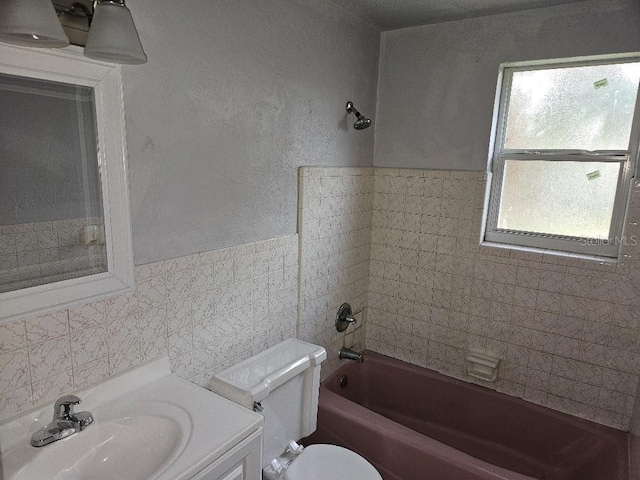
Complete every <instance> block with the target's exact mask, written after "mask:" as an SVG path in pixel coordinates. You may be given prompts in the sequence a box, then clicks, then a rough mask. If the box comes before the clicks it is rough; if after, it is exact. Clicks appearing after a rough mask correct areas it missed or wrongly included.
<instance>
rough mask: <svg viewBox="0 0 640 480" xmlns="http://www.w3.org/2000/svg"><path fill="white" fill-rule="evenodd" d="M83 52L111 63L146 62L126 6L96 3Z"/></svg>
mask: <svg viewBox="0 0 640 480" xmlns="http://www.w3.org/2000/svg"><path fill="white" fill-rule="evenodd" d="M84 54H85V56H87V57H89V58H94V59H96V60H102V61H105V62H111V63H125V64H128V65H139V64H141V63H146V62H147V55H146V54H145V53H144V50H143V49H142V44H141V43H140V37H138V31H137V30H136V26H135V25H134V23H133V18H132V17H131V11H129V9H128V8H127V7H126V6H124V5H120V4H115V3H108V2H103V3H98V5H97V6H96V9H95V12H94V14H93V21H92V22H91V28H90V29H89V36H88V37H87V44H86V46H85V47H84Z"/></svg>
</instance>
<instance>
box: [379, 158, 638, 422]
mask: <svg viewBox="0 0 640 480" xmlns="http://www.w3.org/2000/svg"><path fill="white" fill-rule="evenodd" d="M484 190H485V181H484V172H456V171H433V170H410V169H402V170H399V169H383V168H376V189H375V195H374V211H373V231H372V240H371V279H370V293H369V309H368V316H367V318H368V321H367V332H366V344H367V348H370V349H372V350H376V351H380V352H381V353H384V354H387V355H391V356H394V357H397V358H401V359H404V360H407V361H410V362H412V363H416V364H418V365H422V366H426V367H428V368H432V369H435V370H439V371H441V372H444V373H446V374H448V375H452V376H454V377H458V378H461V379H463V380H467V381H471V380H473V379H471V378H470V377H468V376H467V375H466V365H465V359H466V356H467V354H468V352H469V351H478V352H481V353H486V354H489V355H493V356H496V357H498V358H501V359H502V365H501V371H500V380H499V381H498V382H497V383H496V384H493V385H492V384H489V385H486V386H488V387H490V388H496V389H498V390H500V391H503V392H505V393H508V394H510V395H516V396H519V397H523V398H525V399H527V400H529V401H533V402H535V403H540V404H542V405H545V406H547V407H550V408H553V409H556V410H561V411H564V412H568V413H571V414H573V415H578V416H581V417H585V418H588V419H591V420H595V421H597V422H600V423H604V424H607V425H611V426H613V427H616V428H620V429H623V430H626V429H628V428H629V424H630V419H631V414H632V409H633V403H634V396H635V393H636V385H637V384H638V378H639V376H640V322H639V318H638V315H637V313H638V308H639V307H640V297H639V296H638V293H639V291H640V275H639V272H640V268H639V267H640V264H639V263H638V261H639V260H640V248H638V247H637V246H633V243H634V242H633V241H630V242H629V243H630V244H629V246H624V247H623V251H622V253H623V256H622V260H621V261H620V262H618V263H617V264H611V263H599V262H596V261H587V260H578V259H574V258H567V257H558V256H555V255H547V254H545V255H542V254H539V253H528V252H522V251H518V250H515V249H501V248H495V247H479V246H478V238H479V235H480V224H481V217H482V206H483V196H484V195H483V194H484ZM638 220H640V183H638V182H635V184H634V187H633V190H632V196H631V201H630V204H629V209H628V213H627V221H626V224H625V235H628V236H629V238H630V240H634V239H635V237H634V236H637V235H638Z"/></svg>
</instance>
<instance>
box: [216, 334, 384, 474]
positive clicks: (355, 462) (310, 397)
mask: <svg viewBox="0 0 640 480" xmlns="http://www.w3.org/2000/svg"><path fill="white" fill-rule="evenodd" d="M326 358H327V352H326V350H325V349H324V348H322V347H320V346H318V345H312V344H310V343H307V342H303V341H301V340H297V339H293V338H290V339H288V340H285V341H284V342H282V343H279V344H278V345H275V346H274V347H271V348H269V349H268V350H265V351H264V352H261V353H259V354H258V355H255V356H254V357H251V358H249V359H247V360H245V361H243V362H241V363H239V364H237V365H235V366H233V367H231V368H229V369H227V370H225V371H223V372H221V373H219V374H217V375H215V376H214V377H213V378H212V380H211V385H210V389H211V390H212V391H213V392H215V393H217V394H219V395H222V396H223V397H226V398H228V399H229V400H232V401H234V402H236V403H238V404H240V405H243V406H245V407H246V408H250V409H253V410H255V411H256V412H260V413H261V414H262V415H263V416H264V436H263V438H264V440H263V454H262V459H263V470H262V472H263V478H264V479H267V480H335V479H337V478H352V479H357V480H382V477H381V476H380V474H379V473H378V471H377V470H376V469H375V468H374V467H373V465H371V464H370V463H369V462H368V461H367V460H365V459H364V458H363V457H361V456H360V455H358V454H357V453H355V452H352V451H351V450H347V449H346V448H342V447H338V446H335V445H310V446H308V447H306V448H303V447H301V446H299V445H298V444H297V443H296V442H295V441H297V440H299V439H301V438H303V437H306V436H307V435H310V434H311V433H313V432H314V431H315V429H316V422H317V415H318V393H319V389H320V364H321V363H322V362H323V361H324V360H325V359H326Z"/></svg>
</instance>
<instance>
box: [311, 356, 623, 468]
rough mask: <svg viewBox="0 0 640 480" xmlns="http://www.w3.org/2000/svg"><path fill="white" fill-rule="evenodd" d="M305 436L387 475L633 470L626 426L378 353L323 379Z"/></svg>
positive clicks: (350, 363) (350, 364)
mask: <svg viewBox="0 0 640 480" xmlns="http://www.w3.org/2000/svg"><path fill="white" fill-rule="evenodd" d="M344 375H346V376H347V379H348V382H347V385H346V386H345V387H344V388H342V387H341V386H340V380H341V378H342V377H343V376H344ZM303 443H304V444H313V443H331V444H335V445H340V446H343V447H346V448H349V449H351V450H353V451H355V452H358V453H359V454H361V455H362V456H364V457H365V458H367V459H368V460H369V461H370V462H371V463H373V464H374V465H375V467H376V468H377V469H378V471H379V472H380V474H381V475H382V476H383V477H384V479H385V480H498V479H502V480H532V479H536V480H628V478H629V473H628V448H627V437H626V434H625V433H624V432H620V431H618V430H614V429H611V428H608V427H605V426H602V425H598V424H595V423H592V422H589V421H586V420H582V419H579V418H575V417H572V416H569V415H565V414H562V413H559V412H556V411H553V410H550V409H547V408H544V407H541V406H538V405H534V404H532V403H529V402H525V401H523V400H521V399H518V398H515V397H510V396H507V395H504V394H500V393H496V392H494V391H492V390H489V389H486V388H483V387H479V386H476V385H472V384H469V383H466V382H462V381H459V380H455V379H452V378H449V377H447V376H444V375H441V374H438V373H435V372H433V371H431V370H427V369H424V368H420V367H416V366H414V365H410V364H407V363H405V362H401V361H399V360H394V359H392V358H389V357H385V356H383V355H380V354H377V353H374V352H366V354H365V362H364V363H363V364H357V363H355V362H349V363H348V364H346V365H344V367H342V368H341V369H340V370H339V371H337V372H336V373H335V374H334V375H332V376H331V377H329V378H328V379H327V380H325V381H324V382H323V383H322V385H321V388H320V400H319V411H318V428H317V430H316V432H314V433H313V434H312V435H311V436H310V437H307V438H306V439H304V440H303Z"/></svg>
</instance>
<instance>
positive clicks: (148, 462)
mask: <svg viewBox="0 0 640 480" xmlns="http://www.w3.org/2000/svg"><path fill="white" fill-rule="evenodd" d="M159 367H160V368H159ZM158 368H159V370H158ZM154 369H155V370H154ZM77 395H78V396H79V397H80V398H81V399H82V404H81V405H78V406H77V407H76V411H80V410H88V411H90V412H91V413H92V414H93V416H94V422H93V423H92V424H91V425H89V426H88V427H87V428H86V429H85V430H84V431H82V432H78V433H75V434H73V435H71V436H69V437H67V438H65V439H63V440H60V441H57V442H54V443H51V444H49V445H45V446H44V447H38V448H36V447H32V446H31V445H30V438H31V434H32V433H33V432H35V431H37V430H38V429H40V428H41V427H42V426H44V425H45V424H46V423H48V422H50V421H51V418H52V415H53V407H52V406H51V405H49V406H47V407H45V408H43V409H41V410H39V411H38V412H33V413H31V414H27V415H25V416H24V417H22V418H20V419H17V420H14V421H12V422H9V423H7V424H4V425H0V479H1V480H35V479H38V480H39V479H48V480H114V479H118V480H147V479H153V480H176V479H188V478H191V477H192V476H193V475H195V474H196V473H198V472H199V471H200V470H201V469H202V468H204V467H205V466H206V465H208V464H209V463H211V461H213V460H215V459H216V458H217V456H219V455H221V454H222V453H224V452H225V451H226V450H228V449H229V448H230V447H231V446H233V445H234V444H235V443H237V442H238V441H239V440H241V439H243V438H245V437H246V436H247V435H249V434H251V433H252V432H254V431H256V429H258V428H259V427H260V425H261V423H262V417H260V416H257V415H255V414H254V413H253V412H251V411H248V410H246V409H243V408H241V407H238V406H237V405H234V404H232V403H231V402H227V401H226V400H224V399H222V398H221V397H219V396H217V395H215V394H213V393H211V392H209V391H207V390H204V389H202V388H200V387H197V386H196V385H193V384H191V383H189V382H187V381H186V380H183V379H181V378H179V377H176V376H175V375H172V374H171V373H170V372H169V370H168V362H166V361H165V362H162V361H160V363H158V364H156V365H153V364H152V365H149V366H146V367H142V368H141V369H140V371H139V372H133V373H130V374H127V375H124V376H122V377H117V378H114V379H112V380H109V381H108V382H105V383H104V384H102V385H99V386H98V387H94V388H92V389H90V390H87V391H85V392H78V393H77ZM195 419H197V421H194V420H195Z"/></svg>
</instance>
